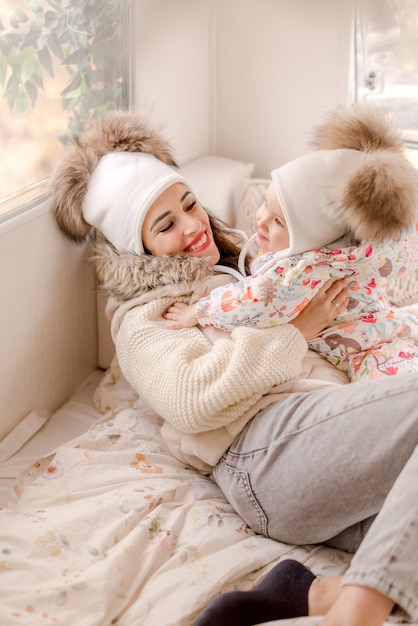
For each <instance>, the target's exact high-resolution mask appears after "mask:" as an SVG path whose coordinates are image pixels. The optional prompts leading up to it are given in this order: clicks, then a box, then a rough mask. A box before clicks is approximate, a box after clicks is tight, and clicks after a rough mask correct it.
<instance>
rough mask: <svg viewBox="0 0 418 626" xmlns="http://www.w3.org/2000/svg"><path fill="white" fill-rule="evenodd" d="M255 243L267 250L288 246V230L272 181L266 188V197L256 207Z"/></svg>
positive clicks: (275, 250) (272, 250) (283, 248)
mask: <svg viewBox="0 0 418 626" xmlns="http://www.w3.org/2000/svg"><path fill="white" fill-rule="evenodd" d="M256 219H257V237H256V239H257V245H258V246H259V247H260V248H262V249H263V250H268V251H269V252H279V251H280V250H285V249H286V248H288V247H289V231H288V228H287V224H286V220H285V218H284V215H283V210H282V208H281V206H280V202H279V199H278V197H277V193H276V189H275V187H274V184H273V183H270V185H269V186H268V188H267V192H266V198H265V200H264V202H263V204H262V205H261V206H260V207H259V208H258V209H257V213H256Z"/></svg>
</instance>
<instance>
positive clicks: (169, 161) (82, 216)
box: [50, 111, 184, 254]
mask: <svg viewBox="0 0 418 626" xmlns="http://www.w3.org/2000/svg"><path fill="white" fill-rule="evenodd" d="M176 182H184V179H183V178H182V176H180V174H179V173H178V172H177V170H176V163H175V160H174V157H173V154H172V152H171V149H170V147H169V145H168V143H167V141H166V140H165V139H164V138H163V137H162V135H161V134H160V133H159V132H158V131H157V130H156V129H155V128H154V127H153V125H152V124H151V121H150V118H149V116H148V115H147V114H146V113H129V112H122V111H111V112H109V113H107V114H105V115H103V116H102V117H100V118H98V119H96V120H94V121H93V122H92V123H91V124H90V126H89V127H87V128H86V130H85V131H84V132H83V133H82V134H81V135H80V137H79V138H78V139H77V140H76V141H74V142H73V143H71V144H70V145H69V146H68V147H67V148H66V149H65V151H64V153H63V155H62V157H61V159H60V160H59V162H58V164H57V166H56V168H55V170H54V172H53V173H52V177H51V182H50V198H51V206H52V210H53V212H54V214H55V217H56V219H57V222H58V225H59V226H60V228H61V230H62V231H63V232H64V233H65V234H66V235H67V236H68V237H70V238H71V239H72V240H74V241H76V242H81V241H84V240H86V239H87V238H88V236H89V235H90V234H91V232H92V230H93V229H94V228H97V229H98V230H99V231H100V232H101V233H102V234H103V235H104V236H105V237H106V238H107V239H108V240H109V241H110V242H111V243H112V244H113V245H114V246H115V248H116V249H117V250H119V251H121V252H124V251H129V252H135V253H136V254H141V253H143V251H144V250H143V245H142V237H141V227H142V223H143V219H144V217H145V215H146V212H147V211H148V209H149V208H150V206H151V204H152V203H153V201H154V200H155V199H156V198H157V197H158V196H159V195H160V194H161V193H162V192H163V191H164V190H165V189H167V188H168V187H169V186H170V185H172V184H174V183H176Z"/></svg>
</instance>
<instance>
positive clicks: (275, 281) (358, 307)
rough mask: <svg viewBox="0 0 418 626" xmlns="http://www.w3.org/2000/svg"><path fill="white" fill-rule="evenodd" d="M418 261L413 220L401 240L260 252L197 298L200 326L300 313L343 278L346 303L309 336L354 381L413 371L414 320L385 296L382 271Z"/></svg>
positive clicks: (398, 270) (417, 343)
mask: <svg viewBox="0 0 418 626" xmlns="http://www.w3.org/2000/svg"><path fill="white" fill-rule="evenodd" d="M417 261H418V236H417V229H416V228H415V227H414V228H412V229H410V230H409V231H408V232H406V233H405V234H404V236H403V237H402V238H401V239H399V240H398V241H386V242H383V243H379V244H372V243H362V244H360V245H358V246H352V247H346V248H338V249H333V250H332V249H329V248H323V249H321V250H319V251H310V252H306V253H304V254H301V255H297V256H294V257H289V258H285V259H280V260H277V259H276V258H275V255H274V253H265V252H264V253H260V254H259V255H258V256H257V257H256V258H255V259H254V261H253V264H252V275H251V276H248V277H246V278H245V279H243V280H241V281H239V282H237V283H233V284H229V285H226V286H223V287H219V288H217V289H215V290H214V291H212V292H211V294H210V295H209V296H208V297H206V298H204V299H202V300H200V301H199V303H198V307H197V317H198V321H199V323H200V325H202V326H215V327H217V328H222V329H223V330H232V329H234V328H236V327H237V326H241V325H247V326H252V327H256V328H266V327H269V326H276V325H278V324H283V323H286V322H288V321H290V320H291V319H293V318H294V317H296V316H297V315H298V313H299V312H300V311H301V310H302V309H303V308H304V307H305V306H306V305H307V304H308V302H309V301H310V300H311V298H312V297H313V296H314V295H315V294H316V293H317V291H318V290H319V288H320V287H321V286H322V285H323V283H324V282H325V281H326V280H328V279H329V278H345V279H346V282H347V286H348V288H349V301H348V307H347V309H346V310H345V311H343V312H342V314H341V315H340V316H339V317H337V318H336V319H335V321H334V322H333V323H332V325H331V326H330V327H329V328H327V329H325V330H324V331H323V332H322V333H320V334H319V335H318V336H316V337H313V338H312V340H311V341H310V342H309V346H310V348H311V349H313V350H315V351H318V352H319V353H320V354H322V355H323V356H325V357H326V358H327V359H328V360H329V361H330V362H331V363H332V364H333V365H335V366H336V367H337V368H339V369H342V370H344V371H347V373H348V375H349V377H350V379H351V380H352V381H354V380H358V379H360V378H363V377H369V378H377V377H380V376H384V375H393V374H397V373H399V372H416V371H418V321H417V319H416V318H415V317H414V316H413V315H411V314H410V313H408V312H406V311H403V310H402V309H397V308H395V307H393V306H392V305H391V304H390V303H389V302H388V301H387V299H386V297H385V287H386V279H387V278H388V277H394V276H401V275H402V274H403V273H404V272H405V271H406V270H407V269H410V268H413V267H414V266H416V264H417Z"/></svg>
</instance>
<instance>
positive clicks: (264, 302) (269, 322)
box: [196, 252, 352, 331]
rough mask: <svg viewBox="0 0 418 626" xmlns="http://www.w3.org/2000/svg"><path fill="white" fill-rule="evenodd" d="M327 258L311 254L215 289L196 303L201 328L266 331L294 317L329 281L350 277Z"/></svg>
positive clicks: (274, 264) (268, 266) (271, 265)
mask: <svg viewBox="0 0 418 626" xmlns="http://www.w3.org/2000/svg"><path fill="white" fill-rule="evenodd" d="M327 259H328V257H327V255H323V254H321V253H315V252H310V253H306V254H304V255H302V256H298V257H292V258H289V259H283V260H280V261H276V260H275V259H274V258H273V259H272V260H271V261H269V262H267V263H266V264H265V265H264V266H262V267H261V268H260V269H259V271H258V272H257V273H256V274H252V275H251V276H247V277H246V278H244V279H243V280H241V281H239V282H237V283H230V284H228V285H225V286H222V287H219V288H217V289H214V290H213V291H212V292H211V293H210V295H209V296H208V297H206V298H204V299H202V300H199V302H198V304H197V310H196V315H197V319H198V322H199V324H200V325H201V326H215V327H216V328H221V329H223V330H227V331H232V330H233V329H234V328H236V327H237V326H252V327H256V328H267V327H271V326H277V325H279V324H285V323H288V322H289V321H291V320H292V319H293V318H295V317H296V316H297V315H298V314H299V313H300V311H302V309H303V308H304V307H305V306H306V305H307V304H308V302H309V301H310V300H311V299H312V298H313V296H314V295H315V294H316V293H317V292H318V290H319V289H320V287H321V286H322V285H323V283H324V282H325V281H326V280H328V279H329V278H342V277H344V276H346V275H347V273H348V274H349V275H352V271H351V270H347V268H345V267H343V265H342V264H339V265H338V264H333V263H331V262H326V260H327Z"/></svg>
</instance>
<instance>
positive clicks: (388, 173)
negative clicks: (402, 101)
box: [271, 104, 418, 256]
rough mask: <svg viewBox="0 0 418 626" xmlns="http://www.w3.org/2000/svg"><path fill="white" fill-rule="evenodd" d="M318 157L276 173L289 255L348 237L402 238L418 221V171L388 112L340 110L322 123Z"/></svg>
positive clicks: (359, 106) (315, 140) (315, 145)
mask: <svg viewBox="0 0 418 626" xmlns="http://www.w3.org/2000/svg"><path fill="white" fill-rule="evenodd" d="M312 146H313V148H314V149H315V150H314V151H313V152H311V153H309V154H307V155H305V156H303V157H301V158H299V159H295V160H294V161H291V162H290V163H287V164H286V165H284V166H283V167H280V168H278V169H276V170H274V171H273V172H272V175H271V176H272V180H273V182H274V185H275V188H276V191H277V194H278V197H279V201H280V204H281V208H282V210H283V213H284V216H285V219H286V222H287V227H288V230H289V239H290V245H289V248H287V249H286V250H284V251H282V253H281V254H282V255H283V256H289V255H291V254H299V253H301V252H304V251H306V250H313V249H319V248H321V247H323V246H326V245H329V244H331V243H332V242H334V241H335V240H337V239H339V238H341V237H342V236H344V235H348V236H349V237H350V238H351V239H355V240H356V241H366V240H367V241H371V242H378V241H382V240H385V239H398V238H399V237H400V236H401V233H402V232H404V231H405V230H407V229H408V228H410V227H411V226H413V224H414V223H415V222H416V221H417V219H418V173H417V171H416V169H415V168H414V166H413V165H412V163H411V162H410V161H409V160H408V158H407V156H406V151H405V146H404V143H403V140H402V136H401V134H400V132H399V130H398V129H397V128H396V126H395V125H394V123H393V122H392V121H391V118H390V117H389V115H388V114H386V113H384V112H383V111H382V110H380V109H377V108H376V107H372V106H370V105H362V104H357V105H352V106H347V107H338V108H337V109H335V110H334V111H332V112H331V113H330V114H329V115H328V116H327V118H326V119H325V121H324V122H323V123H322V124H321V125H320V126H318V127H317V128H316V129H315V131H314V133H313V139H312Z"/></svg>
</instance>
